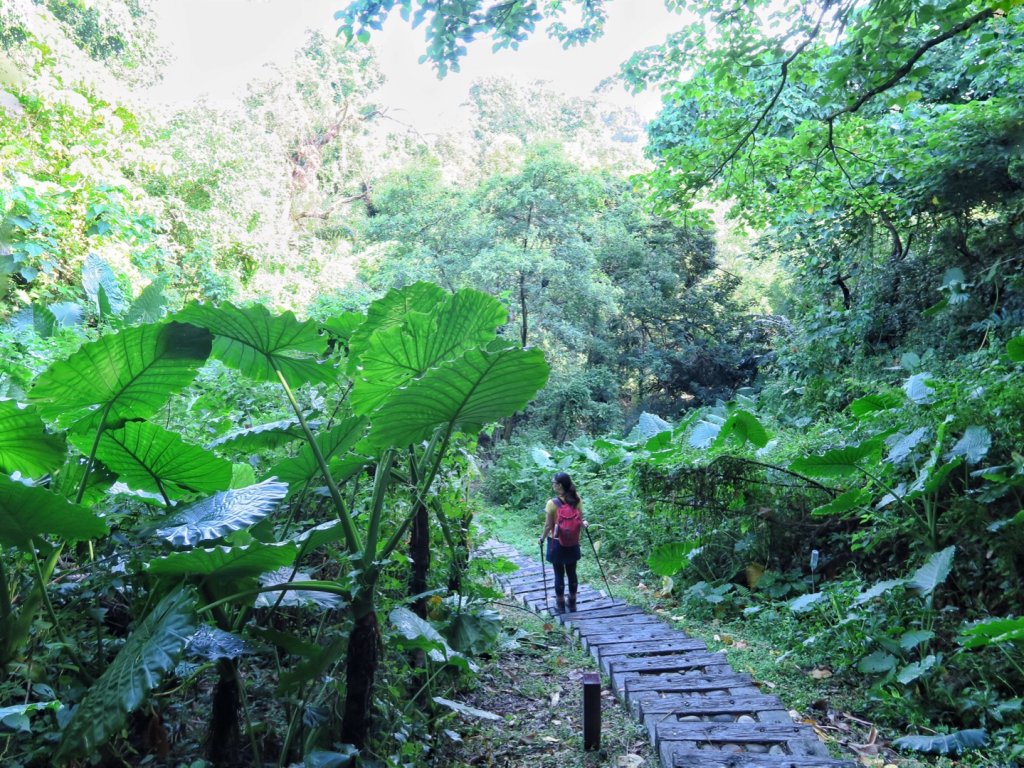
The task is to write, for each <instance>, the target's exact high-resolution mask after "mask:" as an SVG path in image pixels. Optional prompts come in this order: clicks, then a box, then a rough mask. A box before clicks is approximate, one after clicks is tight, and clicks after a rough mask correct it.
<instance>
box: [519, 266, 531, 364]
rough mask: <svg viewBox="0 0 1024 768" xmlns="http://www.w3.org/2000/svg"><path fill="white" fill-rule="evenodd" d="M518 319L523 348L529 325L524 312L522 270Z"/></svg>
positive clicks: (521, 274)
mask: <svg viewBox="0 0 1024 768" xmlns="http://www.w3.org/2000/svg"><path fill="white" fill-rule="evenodd" d="M519 320H520V326H521V330H520V334H519V335H520V338H521V340H522V343H523V348H524V349H525V348H526V339H527V337H528V335H529V326H528V324H527V314H526V275H524V274H523V273H522V272H520V273H519Z"/></svg>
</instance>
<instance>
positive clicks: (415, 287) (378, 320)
mask: <svg viewBox="0 0 1024 768" xmlns="http://www.w3.org/2000/svg"><path fill="white" fill-rule="evenodd" d="M447 295H448V294H446V293H445V291H444V289H443V288H441V287H440V286H437V285H434V284H433V283H413V284H412V285H407V286H406V287H405V288H401V289H398V288H392V289H391V290H390V291H388V292H387V293H386V294H384V296H383V297H381V298H379V299H377V300H376V301H375V302H373V303H372V304H371V305H370V307H369V309H367V311H366V320H364V321H363V324H362V325H361V326H359V327H358V328H356V329H355V330H354V331H353V332H352V335H351V336H349V358H348V371H349V374H352V373H354V372H355V371H356V369H357V367H358V366H359V364H360V356H361V355H362V353H363V350H364V349H365V348H366V343H367V342H368V341H369V339H370V337H371V336H372V335H373V334H374V333H376V332H378V331H380V330H382V329H384V328H389V327H391V326H393V325H399V324H400V323H401V322H402V321H403V320H404V319H405V317H406V315H408V314H409V313H410V312H429V311H430V310H432V309H433V308H434V307H435V306H437V305H438V304H440V303H441V302H442V301H443V300H444V297H445V296H447Z"/></svg>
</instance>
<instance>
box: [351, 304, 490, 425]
mask: <svg viewBox="0 0 1024 768" xmlns="http://www.w3.org/2000/svg"><path fill="white" fill-rule="evenodd" d="M507 317H508V313H507V311H506V310H505V308H504V307H503V306H502V304H501V302H500V301H498V300H497V299H495V298H492V297H490V296H488V295H487V294H486V293H481V292H480V291H474V290H469V289H466V290H461V291H459V292H458V293H455V294H450V295H446V296H445V298H444V299H443V300H442V301H441V302H440V303H438V304H437V306H436V307H435V308H434V309H433V310H431V311H430V312H416V311H412V312H409V314H408V315H406V317H405V318H404V320H403V321H402V322H401V323H399V324H396V325H390V326H388V327H386V328H381V329H379V330H378V331H377V332H375V333H374V334H373V335H372V336H370V338H369V339H368V340H367V341H366V343H365V344H364V345H363V346H362V347H361V348H360V349H359V350H358V351H359V371H358V374H357V375H356V377H355V383H354V385H353V388H352V395H351V402H352V408H353V410H355V412H356V413H362V414H366V413H369V412H371V411H372V410H374V409H375V408H376V407H377V406H379V405H380V404H381V403H382V402H383V401H384V400H385V399H386V398H387V397H388V395H390V394H391V393H392V392H393V391H394V390H395V389H397V388H398V387H401V386H404V385H405V384H407V383H408V382H409V381H411V380H412V379H414V378H416V377H418V376H421V375H423V374H424V373H426V372H427V371H428V370H430V369H431V368H434V367H436V366H437V365H439V364H440V363H443V362H445V361H446V360H452V359H454V358H456V357H460V356H461V355H462V354H463V353H464V352H465V351H466V350H468V349H471V348H474V347H481V346H483V345H485V344H486V343H487V342H489V341H490V340H492V339H493V338H494V337H495V330H496V329H497V327H498V326H500V325H501V324H502V323H504V322H505V321H506V320H507Z"/></svg>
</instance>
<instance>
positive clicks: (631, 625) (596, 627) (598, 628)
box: [572, 614, 671, 636]
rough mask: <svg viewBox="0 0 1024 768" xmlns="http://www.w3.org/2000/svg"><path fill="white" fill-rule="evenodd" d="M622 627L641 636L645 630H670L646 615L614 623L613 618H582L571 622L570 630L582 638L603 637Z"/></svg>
mask: <svg viewBox="0 0 1024 768" xmlns="http://www.w3.org/2000/svg"><path fill="white" fill-rule="evenodd" d="M623 625H625V627H624V629H626V630H627V631H634V630H635V631H636V632H637V633H641V634H642V633H643V631H644V630H645V629H647V628H659V629H671V628H670V627H668V626H666V625H665V624H663V623H662V622H660V621H658V619H655V618H654V617H652V616H650V615H648V614H641V615H640V616H630V617H629V621H628V622H622V621H616V620H615V619H614V618H605V619H585V618H582V617H581V618H579V619H576V621H574V622H572V628H573V629H574V630H576V632H578V633H579V634H580V635H583V636H586V635H604V634H607V633H608V632H609V631H612V630H614V629H615V628H617V627H622V626H623Z"/></svg>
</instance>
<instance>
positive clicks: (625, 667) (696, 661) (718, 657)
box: [611, 651, 727, 675]
mask: <svg viewBox="0 0 1024 768" xmlns="http://www.w3.org/2000/svg"><path fill="white" fill-rule="evenodd" d="M726 663H727V662H726V659H725V656H724V655H722V654H720V653H708V652H706V651H691V652H690V653H674V654H667V655H665V656H648V657H644V658H637V659H628V658H627V659H622V660H618V661H616V662H615V663H614V664H613V665H612V670H611V671H612V672H617V673H622V672H639V673H641V674H647V675H654V674H660V673H663V672H679V671H681V670H684V669H695V668H700V667H707V666H721V665H722V664H726Z"/></svg>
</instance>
